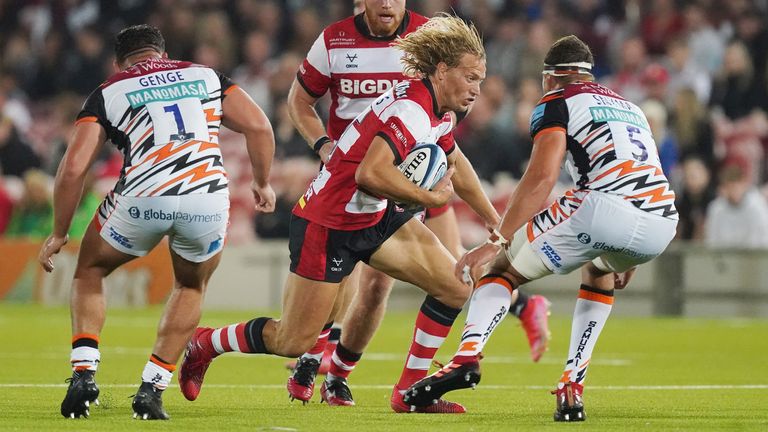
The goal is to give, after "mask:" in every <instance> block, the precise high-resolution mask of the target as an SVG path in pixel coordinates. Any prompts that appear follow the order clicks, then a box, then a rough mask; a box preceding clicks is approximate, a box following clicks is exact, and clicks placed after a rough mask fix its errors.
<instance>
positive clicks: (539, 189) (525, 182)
mask: <svg viewBox="0 0 768 432" xmlns="http://www.w3.org/2000/svg"><path fill="white" fill-rule="evenodd" d="M564 155H565V132H563V131H559V130H558V131H547V132H544V133H540V134H539V135H537V136H536V140H534V142H533V152H532V153H531V161H530V163H529V164H528V169H526V170H525V174H523V178H522V179H521V180H520V183H519V184H518V185H517V188H516V189H515V192H514V193H513V194H512V197H511V198H510V200H509V203H508V204H507V210H506V212H504V216H503V217H502V219H501V224H500V225H499V228H498V230H499V232H500V233H501V235H502V236H503V237H504V238H505V239H507V240H508V241H509V240H511V239H512V236H513V235H514V234H515V232H516V231H517V230H518V229H519V228H520V227H521V226H523V224H524V223H525V222H526V221H528V220H529V219H530V218H532V217H533V216H534V215H535V214H536V212H538V211H539V210H540V209H541V206H542V204H543V203H544V200H546V199H547V197H548V196H549V194H550V192H552V188H553V187H554V186H555V182H556V181H557V176H558V175H559V174H560V163H561V162H562V160H563V156H564ZM492 237H493V236H492ZM495 240H499V239H495ZM489 241H490V239H489ZM500 248H501V244H498V243H495V242H494V243H490V242H488V243H484V244H482V245H480V246H478V247H476V248H474V249H472V250H471V251H470V252H468V253H466V254H465V255H464V256H463V257H461V259H460V260H459V262H458V263H457V264H456V268H455V271H454V274H455V275H456V277H457V278H458V279H459V280H464V281H465V282H467V283H470V284H471V283H472V281H471V279H468V278H467V276H468V275H471V274H475V273H476V271H477V269H478V268H481V267H482V266H483V265H485V264H486V263H488V262H490V260H492V259H493V258H494V257H495V256H496V254H498V252H499V249H500Z"/></svg>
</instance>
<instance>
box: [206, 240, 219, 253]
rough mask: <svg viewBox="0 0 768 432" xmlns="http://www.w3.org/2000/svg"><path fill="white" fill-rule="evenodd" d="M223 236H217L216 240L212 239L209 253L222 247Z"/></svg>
mask: <svg viewBox="0 0 768 432" xmlns="http://www.w3.org/2000/svg"><path fill="white" fill-rule="evenodd" d="M221 240H222V239H221V237H219V238H217V239H216V240H214V241H212V242H211V244H210V245H208V252H207V253H213V252H215V251H217V250H218V249H219V248H221Z"/></svg>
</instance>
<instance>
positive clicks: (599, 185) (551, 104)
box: [531, 82, 678, 219]
mask: <svg viewBox="0 0 768 432" xmlns="http://www.w3.org/2000/svg"><path fill="white" fill-rule="evenodd" d="M551 129H560V130H563V131H564V132H565V134H566V145H567V150H568V159H567V161H566V167H567V169H568V171H569V172H570V174H571V177H572V178H573V181H574V183H576V186H577V187H578V188H579V189H588V190H596V191H601V192H606V193H610V194H616V195H620V196H623V197H624V198H625V199H627V200H628V201H630V202H632V204H634V205H635V206H636V207H637V208H639V209H641V210H645V211H648V212H651V213H655V214H658V215H661V216H664V217H667V218H671V219H677V217H678V216H677V210H676V209H675V194H674V192H673V191H672V189H671V188H670V185H669V181H668V180H667V177H666V176H665V175H664V172H662V170H661V163H660V162H659V154H658V151H657V149H656V143H655V142H654V140H653V136H652V135H651V130H650V126H649V125H648V120H647V119H646V118H645V114H643V112H642V110H640V108H638V107H637V105H635V104H633V103H632V102H629V101H627V100H626V99H624V98H623V97H621V96H619V95H618V94H616V93H615V92H613V91H612V90H610V89H608V88H607V87H604V86H602V85H600V84H597V83H595V82H575V83H571V84H568V85H567V86H565V87H564V88H562V89H559V90H554V91H551V92H549V93H547V94H546V95H544V97H543V98H542V99H541V101H540V102H539V104H538V105H537V106H536V108H535V109H534V110H533V114H532V115H531V136H532V137H533V138H534V139H535V138H536V135H538V134H540V133H542V132H545V131H547V130H551Z"/></svg>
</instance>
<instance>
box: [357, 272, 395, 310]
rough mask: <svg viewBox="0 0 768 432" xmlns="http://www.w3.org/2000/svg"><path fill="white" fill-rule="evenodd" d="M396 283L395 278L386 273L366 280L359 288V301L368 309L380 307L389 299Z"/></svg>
mask: <svg viewBox="0 0 768 432" xmlns="http://www.w3.org/2000/svg"><path fill="white" fill-rule="evenodd" d="M394 283H395V281H394V279H392V278H390V277H389V276H385V275H384V276H382V275H377V276H375V277H372V278H371V279H369V280H368V281H364V282H363V283H361V284H360V287H359V288H358V289H359V290H360V295H359V296H358V303H359V304H360V305H361V306H363V307H365V308H366V309H376V308H378V307H379V306H381V305H382V304H384V303H385V302H386V301H387V298H388V297H389V293H390V292H392V285H394Z"/></svg>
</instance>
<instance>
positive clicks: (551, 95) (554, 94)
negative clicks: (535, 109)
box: [536, 89, 565, 105]
mask: <svg viewBox="0 0 768 432" xmlns="http://www.w3.org/2000/svg"><path fill="white" fill-rule="evenodd" d="M564 97H565V89H557V90H552V91H550V92H547V93H545V94H544V96H542V97H541V99H539V102H538V103H537V104H536V105H542V104H545V103H547V102H552V101H558V100H562V99H563V98H564Z"/></svg>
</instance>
